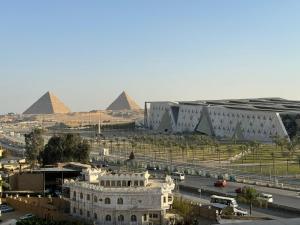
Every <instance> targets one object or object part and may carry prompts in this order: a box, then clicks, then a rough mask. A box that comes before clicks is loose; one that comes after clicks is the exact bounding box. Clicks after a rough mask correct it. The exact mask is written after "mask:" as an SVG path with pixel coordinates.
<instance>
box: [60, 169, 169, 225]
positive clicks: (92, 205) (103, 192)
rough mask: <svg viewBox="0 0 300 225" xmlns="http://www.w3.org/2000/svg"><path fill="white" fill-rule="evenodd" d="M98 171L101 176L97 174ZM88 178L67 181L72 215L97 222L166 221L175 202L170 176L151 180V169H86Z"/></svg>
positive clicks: (137, 224) (132, 224) (138, 224)
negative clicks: (114, 170)
mask: <svg viewBox="0 0 300 225" xmlns="http://www.w3.org/2000/svg"><path fill="white" fill-rule="evenodd" d="M96 174H98V176H96ZM84 177H85V181H74V180H68V181H65V183H64V187H65V188H66V189H67V193H68V195H67V196H66V197H67V198H68V199H69V200H70V210H71V215H73V216H75V217H79V218H81V219H86V220H88V221H90V222H93V223H95V224H103V225H111V224H116V225H118V224H120V225H121V224H128V225H146V224H147V225H150V224H152V225H156V224H157V225H158V224H164V223H165V222H166V218H167V210H168V209H170V207H171V205H172V204H173V195H172V191H173V190H174V188H175V184H174V182H173V180H172V179H171V178H170V177H166V179H165V180H161V181H160V180H150V179H149V177H150V175H149V173H148V172H143V173H117V174H113V173H109V172H106V171H103V170H101V169H88V170H86V171H85V172H84Z"/></svg>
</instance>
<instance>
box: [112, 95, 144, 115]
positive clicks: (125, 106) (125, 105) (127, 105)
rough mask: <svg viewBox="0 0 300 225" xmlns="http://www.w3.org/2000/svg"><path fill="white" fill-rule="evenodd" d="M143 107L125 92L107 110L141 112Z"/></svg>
mask: <svg viewBox="0 0 300 225" xmlns="http://www.w3.org/2000/svg"><path fill="white" fill-rule="evenodd" d="M140 109H141V107H140V106H139V105H138V104H137V103H136V102H135V101H134V100H133V99H132V98H131V97H130V96H129V95H127V93H126V92H125V91H123V92H122V93H121V94H120V95H119V97H117V99H116V100H115V101H114V102H113V103H111V104H110V106H108V108H107V110H140Z"/></svg>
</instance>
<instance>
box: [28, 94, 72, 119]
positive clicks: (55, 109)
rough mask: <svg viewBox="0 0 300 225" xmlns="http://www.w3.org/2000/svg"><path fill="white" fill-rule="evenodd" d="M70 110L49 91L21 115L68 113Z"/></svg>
mask: <svg viewBox="0 0 300 225" xmlns="http://www.w3.org/2000/svg"><path fill="white" fill-rule="evenodd" d="M69 112H70V109H69V108H68V107H67V106H65V105H64V103H63V102H61V101H60V100H59V99H58V98H57V97H56V96H55V95H53V94H52V93H50V92H49V91H48V92H47V93H46V94H44V95H43V96H42V97H41V98H40V99H39V100H37V101H36V102H35V103H33V105H32V106H30V107H29V108H28V109H27V110H26V111H25V112H24V113H23V114H56V113H69Z"/></svg>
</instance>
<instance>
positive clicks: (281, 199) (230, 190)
mask: <svg viewBox="0 0 300 225" xmlns="http://www.w3.org/2000/svg"><path fill="white" fill-rule="evenodd" d="M215 181H216V179H213V178H205V177H200V176H186V180H185V181H183V182H181V184H184V185H186V186H191V187H196V188H204V189H208V190H213V191H221V192H223V193H226V194H235V189H236V188H238V187H243V186H245V185H244V184H241V183H235V182H229V183H228V186H227V187H225V188H218V187H214V182H215ZM247 186H252V187H255V189H256V190H258V191H259V192H262V193H268V194H272V195H273V199H274V203H276V204H280V205H285V206H288V207H293V208H297V209H300V197H299V196H298V197H297V192H294V191H287V190H281V189H276V188H269V187H261V186H254V185H247Z"/></svg>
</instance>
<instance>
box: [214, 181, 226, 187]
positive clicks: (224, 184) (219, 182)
mask: <svg viewBox="0 0 300 225" xmlns="http://www.w3.org/2000/svg"><path fill="white" fill-rule="evenodd" d="M214 185H215V187H226V186H227V181H226V180H217V181H216V182H215V183H214Z"/></svg>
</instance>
